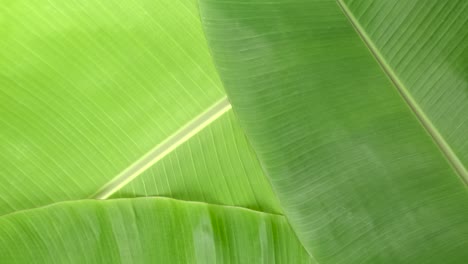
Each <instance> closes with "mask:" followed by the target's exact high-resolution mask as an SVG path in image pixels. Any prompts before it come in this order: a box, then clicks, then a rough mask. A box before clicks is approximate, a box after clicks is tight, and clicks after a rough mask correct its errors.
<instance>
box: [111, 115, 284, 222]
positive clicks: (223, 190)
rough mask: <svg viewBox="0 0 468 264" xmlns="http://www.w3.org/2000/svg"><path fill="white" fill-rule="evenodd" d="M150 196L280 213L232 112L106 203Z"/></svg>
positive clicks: (273, 195) (274, 197)
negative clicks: (115, 199) (118, 199)
mask: <svg viewBox="0 0 468 264" xmlns="http://www.w3.org/2000/svg"><path fill="white" fill-rule="evenodd" d="M156 195H158V196H166V197H173V198H177V199H182V200H195V201H205V202H209V203H214V204H228V205H236V206H243V207H247V208H252V209H255V210H259V211H263V212H271V213H281V207H280V205H279V203H278V200H277V198H276V195H275V194H274V193H273V191H272V190H271V187H270V183H269V182H268V181H267V178H266V177H265V176H264V174H263V172H262V169H261V167H260V166H259V163H258V162H257V160H256V156H255V154H254V153H253V150H252V149H251V147H250V146H249V144H248V143H247V141H246V139H245V136H244V133H243V131H242V130H241V129H240V127H239V124H238V121H237V119H236V118H235V116H234V113H232V111H229V112H228V113H226V114H224V115H223V116H222V117H220V118H219V119H217V120H216V121H214V122H213V123H212V124H211V125H210V126H208V127H206V128H205V129H204V130H202V131H200V132H199V133H198V134H197V135H195V136H194V137H192V138H191V139H190V140H188V141H187V142H185V143H184V144H183V145H181V146H179V147H178V148H177V149H175V150H174V151H173V152H171V153H170V154H168V155H167V156H166V157H165V158H164V159H162V160H161V161H159V162H158V163H156V164H155V165H153V166H152V167H151V168H149V169H147V170H146V171H145V172H143V173H142V174H141V175H139V176H138V178H136V179H135V180H134V181H132V182H130V183H129V184H127V185H125V186H124V187H123V188H121V189H120V190H119V191H118V192H116V193H115V194H114V195H112V196H111V198H123V197H127V198H130V197H140V196H156Z"/></svg>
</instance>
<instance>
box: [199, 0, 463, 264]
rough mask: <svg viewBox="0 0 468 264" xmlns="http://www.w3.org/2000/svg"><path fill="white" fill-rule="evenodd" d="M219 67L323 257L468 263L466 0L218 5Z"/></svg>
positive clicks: (213, 34) (212, 20) (313, 248)
mask: <svg viewBox="0 0 468 264" xmlns="http://www.w3.org/2000/svg"><path fill="white" fill-rule="evenodd" d="M200 9H201V17H202V20H203V24H204V27H205V32H206V35H207V38H208V41H209V43H210V46H211V50H212V53H213V56H214V59H215V64H216V66H217V69H218V71H219V73H220V76H221V79H222V81H223V83H224V86H225V89H226V90H227V93H228V97H229V98H230V100H231V102H232V105H233V109H234V111H235V112H236V113H237V115H238V117H239V119H240V121H241V125H242V127H243V128H244V129H245V131H246V134H247V136H248V137H249V139H250V141H251V143H252V146H253V147H254V149H255V151H256V153H257V154H258V157H259V159H260V161H261V163H262V165H263V168H264V170H265V172H266V174H267V175H268V177H269V178H270V180H271V183H272V185H273V188H274V190H275V191H276V193H277V195H278V198H279V200H280V203H281V205H282V209H283V211H284V213H285V215H286V216H287V217H288V220H289V221H290V223H291V225H292V228H293V230H294V231H295V232H296V234H297V235H298V237H299V239H300V241H301V242H302V244H303V245H304V246H305V248H306V249H307V251H308V252H309V254H310V255H311V256H313V257H314V258H315V259H316V260H317V261H318V262H319V263H466V261H467V260H468V251H467V248H468V236H467V234H468V192H467V188H466V182H467V179H468V177H467V175H468V174H467V169H466V167H467V164H468V156H467V153H468V143H467V142H468V133H467V131H468V127H467V126H468V122H467V120H468V104H467V102H468V97H467V96H468V79H467V74H466V73H467V72H468V67H467V66H468V53H467V50H468V49H467V48H468V41H467V37H468V27H467V26H466V25H467V22H468V16H467V15H466V14H467V12H468V2H467V1H424V0H415V1H404V0H401V1H400V0H395V1H384V0H375V1H374V0H373V1H370V0H369V1H366V0H355V1H352V0H343V1H341V0H340V1H332V0H330V1H323V0H322V1H318V0H310V1H297V0H283V1H265V0H251V1H247V0H240V1H222V0H221V1H213V0H201V5H200Z"/></svg>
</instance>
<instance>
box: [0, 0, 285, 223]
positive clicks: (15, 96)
mask: <svg viewBox="0 0 468 264" xmlns="http://www.w3.org/2000/svg"><path fill="white" fill-rule="evenodd" d="M0 14H1V16H2V17H1V19H0V46H1V47H2V49H0V72H1V74H0V85H1V87H0V94H1V96H0V111H1V116H0V123H1V125H0V126H1V130H0V132H1V137H0V145H1V146H2V152H1V155H0V164H2V166H1V168H0V182H1V184H0V215H2V214H5V213H9V212H13V211H17V210H22V209H28V208H33V207H38V206H43V205H46V204H50V203H53V202H58V201H64V200H74V199H84V198H107V197H109V196H110V195H112V194H113V193H114V192H116V191H118V190H119V189H121V188H123V187H124V186H125V185H126V184H127V183H128V182H130V181H132V180H133V179H135V178H138V177H139V175H140V174H141V173H143V172H144V171H145V170H146V169H148V168H150V167H151V166H152V165H153V164H155V163H158V162H159V161H160V160H161V159H164V157H165V156H166V155H168V154H170V153H171V152H172V151H174V149H176V148H177V147H179V146H180V145H181V144H183V143H184V142H185V141H186V140H189V139H190V138H191V137H193V136H195V135H196V134H197V133H198V132H199V131H200V130H202V129H203V128H204V127H210V125H211V123H213V122H215V120H216V119H217V118H220V117H222V118H224V119H225V120H226V121H222V122H224V125H222V124H219V125H216V126H215V128H209V129H208V130H207V132H204V135H203V136H200V137H196V138H194V139H193V140H191V143H187V144H185V146H184V147H182V149H180V150H178V151H177V152H176V153H173V154H171V155H170V157H168V158H167V159H164V161H163V164H161V165H155V167H153V168H151V170H150V171H148V172H146V173H145V175H150V174H153V173H154V172H155V171H154V170H159V171H158V172H157V173H158V175H157V177H159V179H160V180H165V183H164V184H160V183H158V185H157V186H152V187H151V186H150V185H149V184H147V181H148V180H147V179H146V178H145V179H143V180H141V181H139V182H140V183H139V184H143V185H145V187H144V188H145V189H144V193H143V192H142V190H141V189H140V190H137V189H135V190H132V193H133V194H134V195H136V196H140V195H142V194H143V195H163V196H171V197H176V198H180V199H184V200H197V201H205V202H210V203H219V204H228V205H237V206H246V207H250V208H254V209H259V210H266V211H269V212H277V213H278V212H280V211H281V210H280V209H279V206H278V203H277V200H276V197H275V196H274V194H273V193H272V191H271V187H270V185H269V183H268V182H267V180H266V178H265V177H264V176H263V173H262V172H261V169H260V166H259V164H258V162H257V159H256V157H255V155H253V152H252V150H250V147H249V146H248V143H247V142H246V141H245V139H244V135H243V133H242V132H241V131H240V129H239V127H238V125H237V122H236V121H235V118H234V117H233V116H232V114H231V115H229V117H223V115H225V114H226V111H228V110H229V109H230V105H229V102H228V101H227V99H226V97H225V94H224V92H223V91H222V89H221V87H220V82H219V80H218V78H217V75H216V73H215V71H214V67H213V65H212V62H211V58H210V55H209V53H208V50H207V46H206V42H205V39H204V36H203V32H202V30H201V24H200V21H199V15H198V9H197V6H196V1H179V0H177V1H172V0H170V1H169V0H158V1H147V0H139V1H132V2H126V3H111V2H108V3H104V2H101V1H85V2H73V1H72V2H63V1H35V2H34V3H31V2H29V1H14V2H10V3H5V4H3V5H2V7H1V10H0ZM223 126H224V127H223ZM227 126H229V127H227ZM231 126H232V127H231ZM226 140H227V141H226ZM197 141H200V142H201V141H203V143H194V142H197ZM208 141H209V142H208ZM194 144H198V145H199V146H195V145H194ZM200 144H202V145H200ZM207 144H211V146H210V147H207ZM191 148H196V149H193V151H209V152H210V153H206V154H207V155H209V156H207V157H203V154H202V153H191V151H192V149H191ZM180 155H184V159H177V156H180ZM231 155H233V156H231ZM174 158H176V159H177V160H175V159H174ZM204 158H208V159H209V160H203V159H204ZM167 162H169V163H171V162H178V164H177V165H175V166H176V167H177V168H178V169H181V171H180V172H175V171H170V172H169V175H166V174H165V173H164V174H160V172H161V168H162V169H163V170H164V169H165V168H167ZM210 164H211V165H210ZM194 166H195V167H194ZM169 170H170V169H169ZM202 174H203V176H201V175H202ZM151 177H152V176H151ZM181 177H184V178H181ZM200 177H201V178H200ZM136 184H137V183H135V184H132V187H128V188H126V189H124V190H122V191H121V193H122V192H127V190H128V189H129V188H134V186H135V185H136ZM207 186H209V188H206V187H207ZM125 196H127V195H125Z"/></svg>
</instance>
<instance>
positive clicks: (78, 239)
mask: <svg viewBox="0 0 468 264" xmlns="http://www.w3.org/2000/svg"><path fill="white" fill-rule="evenodd" d="M0 262H1V263H265V264H270V263H312V262H310V260H309V257H308V255H307V253H306V251H305V250H304V249H303V247H302V246H301V245H300V244H299V243H298V241H297V239H296V238H295V237H294V234H293V233H292V232H290V227H289V225H288V223H287V221H286V219H285V218H284V217H283V216H279V215H273V214H266V213H261V212H257V211H252V210H247V209H242V208H236V207H229V206H217V205H210V204H206V203H197V202H182V201H177V200H172V199H163V198H135V199H117V200H110V201H91V200H88V201H76V202H64V203H59V204H55V205H52V206H47V207H43V208H39V209H33V210H27V211H23V212H18V213H13V214H10V215H7V216H3V217H1V218H0Z"/></svg>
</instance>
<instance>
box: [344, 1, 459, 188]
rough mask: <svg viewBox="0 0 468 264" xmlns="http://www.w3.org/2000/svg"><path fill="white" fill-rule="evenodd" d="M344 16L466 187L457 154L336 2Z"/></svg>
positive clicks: (350, 14)
mask: <svg viewBox="0 0 468 264" xmlns="http://www.w3.org/2000/svg"><path fill="white" fill-rule="evenodd" d="M336 2H337V4H338V6H339V7H340V9H341V10H342V11H343V14H344V15H345V16H346V18H347V19H348V21H349V22H350V24H351V25H352V26H353V28H354V29H355V30H356V33H357V34H358V35H359V37H360V38H361V40H362V41H363V42H364V44H365V45H366V47H367V48H368V49H369V52H370V53H371V54H372V56H373V57H374V58H375V60H376V61H377V63H378V64H379V66H380V67H381V68H382V70H383V72H384V73H385V75H386V76H387V77H388V78H389V79H390V81H391V82H392V84H393V86H394V87H395V88H396V90H397V91H398V93H399V94H400V95H401V97H402V99H403V101H404V102H405V103H406V105H407V106H408V107H409V109H410V110H411V111H412V112H413V114H414V115H415V116H416V118H417V120H418V121H419V122H420V123H421V126H422V127H423V128H424V129H425V130H426V132H427V133H428V134H429V135H430V136H431V138H432V139H433V141H434V144H435V145H437V147H438V148H439V149H440V151H441V152H442V154H443V156H444V157H445V158H446V159H447V161H448V163H449V164H450V165H451V166H452V168H453V170H454V171H455V172H456V174H457V175H458V176H459V177H460V179H461V180H462V181H463V183H464V184H465V185H467V184H468V170H467V169H466V168H465V166H464V165H463V163H462V162H461V161H460V159H459V158H458V157H457V155H456V154H455V152H454V151H453V150H452V148H451V147H450V145H449V144H448V143H447V142H446V140H445V139H444V137H443V136H442V135H441V134H440V133H439V131H438V129H437V127H435V126H434V124H433V123H432V122H431V120H430V119H429V118H428V117H427V115H426V114H425V112H424V111H423V110H422V109H421V107H420V106H419V104H418V103H417V102H416V100H414V99H413V97H412V95H411V94H410V93H409V92H408V90H407V89H406V88H405V85H404V84H403V83H402V81H401V80H400V79H399V77H398V75H397V74H396V73H395V72H394V71H393V69H392V67H391V66H390V65H389V64H388V63H387V62H386V60H385V58H384V57H383V56H382V55H381V54H380V52H379V49H378V48H377V47H376V46H375V45H374V43H373V41H372V39H371V38H370V37H369V36H368V35H367V34H366V32H365V30H364V29H363V28H362V27H361V25H360V24H359V21H358V20H357V19H356V18H355V17H354V15H353V13H352V12H351V11H350V10H349V8H348V7H347V5H346V3H344V1H343V0H337V1H336Z"/></svg>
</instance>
